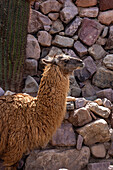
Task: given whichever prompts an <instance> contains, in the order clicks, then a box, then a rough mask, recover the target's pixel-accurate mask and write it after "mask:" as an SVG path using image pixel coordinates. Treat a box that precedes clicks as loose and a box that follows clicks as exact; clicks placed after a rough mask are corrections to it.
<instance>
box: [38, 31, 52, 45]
mask: <svg viewBox="0 0 113 170" xmlns="http://www.w3.org/2000/svg"><path fill="white" fill-rule="evenodd" d="M37 37H38V42H39V43H40V44H41V45H42V46H46V47H49V46H51V41H52V36H51V35H50V34H49V33H48V32H47V31H39V32H38V34H37Z"/></svg>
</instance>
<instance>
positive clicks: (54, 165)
mask: <svg viewBox="0 0 113 170" xmlns="http://www.w3.org/2000/svg"><path fill="white" fill-rule="evenodd" d="M89 157H90V149H89V148H88V147H86V146H84V147H83V148H82V149H81V150H80V151H78V150H76V149H68V150H64V151H61V150H58V149H54V150H46V151H41V152H39V151H35V152H32V153H31V154H30V156H29V157H28V158H27V161H26V165H25V170H31V169H33V170H42V169H47V170H51V169H54V170H58V169H60V168H66V169H71V170H81V169H83V168H84V167H85V166H86V165H87V164H88V161H89Z"/></svg>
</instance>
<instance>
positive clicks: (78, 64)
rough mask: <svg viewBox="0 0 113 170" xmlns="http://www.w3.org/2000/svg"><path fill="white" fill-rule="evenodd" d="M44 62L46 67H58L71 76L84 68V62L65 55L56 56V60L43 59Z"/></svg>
mask: <svg viewBox="0 0 113 170" xmlns="http://www.w3.org/2000/svg"><path fill="white" fill-rule="evenodd" d="M42 62H43V63H45V64H46V65H47V64H52V65H57V66H58V67H59V68H60V69H61V70H62V71H63V73H64V74H71V73H72V72H73V70H76V69H80V68H83V67H84V63H83V61H82V60H80V59H78V58H75V57H70V56H69V55H65V54H61V55H56V56H55V57H54V58H48V59H42Z"/></svg>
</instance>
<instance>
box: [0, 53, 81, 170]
mask: <svg viewBox="0 0 113 170" xmlns="http://www.w3.org/2000/svg"><path fill="white" fill-rule="evenodd" d="M42 61H43V63H45V64H46V66H45V70H44V73H43V77H42V79H41V83H40V87H39V91H38V95H37V97H31V96H29V95H27V94H21V93H18V94H13V95H11V96H2V97H0V158H1V159H2V160H3V161H4V165H5V166H6V169H13V170H14V169H16V163H17V162H18V161H19V160H20V159H21V158H22V155H23V154H24V153H26V152H28V151H31V150H34V149H39V148H43V147H45V146H46V145H47V143H48V142H49V140H50V139H51V137H52V135H53V134H54V133H55V131H56V130H57V128H58V127H59V126H60V125H61V122H62V120H63V118H64V116H65V111H66V96H67V92H68V89H69V75H70V74H71V73H72V72H73V70H75V69H78V68H82V67H83V65H84V64H83V62H82V60H80V59H77V58H74V57H70V56H68V55H65V54H62V55H57V56H56V57H54V58H51V59H48V60H47V59H43V60H42ZM68 100H71V99H70V98H69V99H68ZM72 100H74V98H72Z"/></svg>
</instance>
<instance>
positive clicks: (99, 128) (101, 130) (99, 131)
mask: <svg viewBox="0 0 113 170" xmlns="http://www.w3.org/2000/svg"><path fill="white" fill-rule="evenodd" d="M76 131H77V132H78V133H79V134H80V135H81V136H83V138H84V144H85V145H93V144H95V143H98V142H100V143H101V142H107V141H109V140H110V136H111V135H110V132H109V127H108V124H107V122H106V121H105V120H104V119H98V120H96V121H94V122H91V123H89V124H87V125H85V126H83V127H81V128H79V129H77V130H76Z"/></svg>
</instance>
